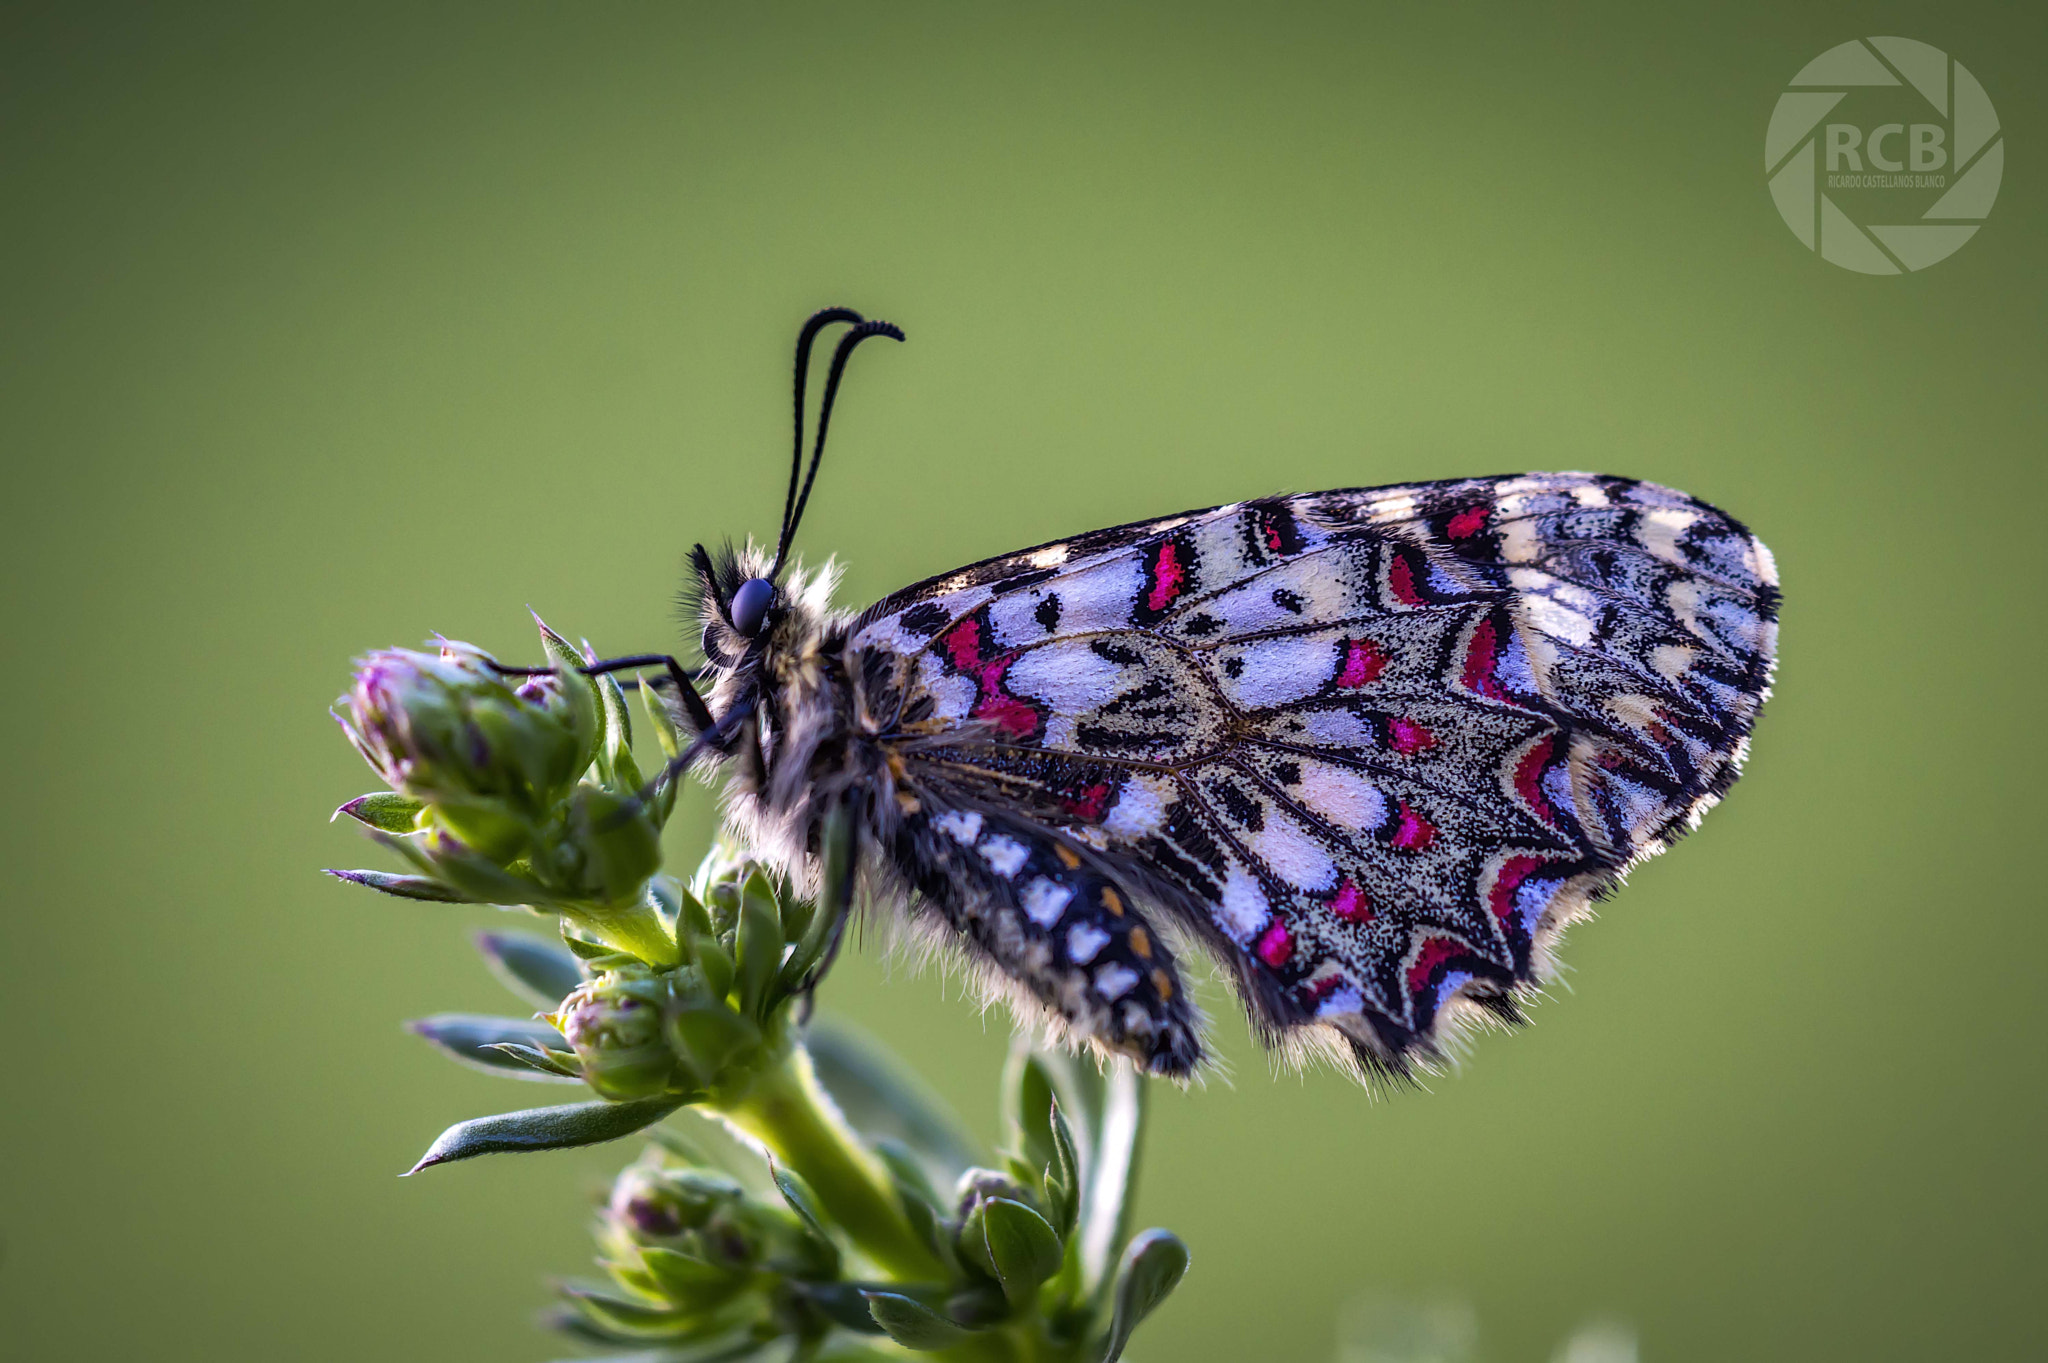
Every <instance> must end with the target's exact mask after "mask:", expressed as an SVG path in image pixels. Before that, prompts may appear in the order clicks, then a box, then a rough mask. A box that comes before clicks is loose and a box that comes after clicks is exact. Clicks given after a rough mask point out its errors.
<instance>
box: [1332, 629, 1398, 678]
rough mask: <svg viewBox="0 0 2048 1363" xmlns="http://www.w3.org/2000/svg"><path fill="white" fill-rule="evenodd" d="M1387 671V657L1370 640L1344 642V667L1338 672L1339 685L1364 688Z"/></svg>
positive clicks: (1347, 640) (1348, 640)
mask: <svg viewBox="0 0 2048 1363" xmlns="http://www.w3.org/2000/svg"><path fill="white" fill-rule="evenodd" d="M1386 670H1387V655H1386V654H1385V653H1382V652H1381V651H1380V647H1379V645H1378V644H1375V643H1374V642H1373V641H1372V640H1370V639H1346V640H1345V641H1344V666H1343V667H1341V668H1339V669H1338V671H1337V685H1339V686H1364V685H1365V684H1366V683H1367V682H1372V681H1378V680H1379V676H1380V673H1382V672H1384V671H1386Z"/></svg>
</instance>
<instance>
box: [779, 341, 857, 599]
mask: <svg viewBox="0 0 2048 1363" xmlns="http://www.w3.org/2000/svg"><path fill="white" fill-rule="evenodd" d="M866 320H867V319H866V318H865V317H862V316H861V315H860V314H859V313H857V312H855V311H854V310H853V309H852V308H820V309H819V310H818V311H816V312H814V313H812V314H811V315H810V318H809V319H808V320H807V321H805V323H804V327H803V330H802V331H800V332H798V333H797V337H796V422H795V425H796V441H795V448H794V449H793V450H791V451H790V456H789V491H788V492H787V493H786V494H784V496H783V498H782V530H781V532H780V533H779V534H778V535H777V536H776V538H775V566H774V567H773V568H772V569H770V570H769V573H768V576H769V577H771V578H772V577H774V576H775V575H776V574H777V573H779V572H781V571H782V560H783V557H784V556H785V555H786V554H788V553H789V542H790V540H791V539H792V538H794V537H795V535H796V520H795V512H796V483H797V475H798V474H799V473H801V472H802V471H803V466H804V379H805V377H806V376H807V375H809V373H810V372H811V347H812V346H813V345H815V344H816V343H817V340H818V333H819V332H821V331H823V330H824V329H825V328H826V327H829V326H831V325H833V324H834V323H836V322H864V321H866Z"/></svg>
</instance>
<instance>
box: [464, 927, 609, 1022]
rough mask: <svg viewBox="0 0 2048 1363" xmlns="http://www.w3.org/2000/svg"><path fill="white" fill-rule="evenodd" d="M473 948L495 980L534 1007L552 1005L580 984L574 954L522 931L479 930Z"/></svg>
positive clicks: (578, 967)
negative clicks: (481, 954)
mask: <svg viewBox="0 0 2048 1363" xmlns="http://www.w3.org/2000/svg"><path fill="white" fill-rule="evenodd" d="M476 949H477V950H478V951H480V952H482V953H483V956H484V963H485V964H486V965H488V966H490V968H491V973H492V974H493V975H496V976H497V977H498V982H499V983H500V984H502V985H504V986H505V987H506V988H507V989H509V990H511V991H512V992H513V993H515V994H517V995H519V997H520V998H522V999H525V1000H526V1001H527V1002H528V1003H531V1004H532V1005H533V1006H534V1007H536V1008H549V1009H552V1008H555V1007H558V1006H560V1004H561V1002H562V1000H563V999H564V998H566V997H568V994H569V991H570V990H572V989H574V988H575V987H576V986H577V985H579V984H581V983H583V979H584V975H583V967H582V966H580V965H578V964H577V962H576V953H575V952H573V951H570V950H569V949H568V948H567V947H565V946H563V945H562V943H561V942H560V941H559V940H557V941H553V942H550V941H548V940H546V939H545V938H541V937H535V936H534V935H532V934H531V933H525V932H480V933H478V934H477V935H476Z"/></svg>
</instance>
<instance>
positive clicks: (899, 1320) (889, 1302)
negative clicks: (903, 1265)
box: [861, 1291, 967, 1353]
mask: <svg viewBox="0 0 2048 1363" xmlns="http://www.w3.org/2000/svg"><path fill="white" fill-rule="evenodd" d="M861 1296H862V1297H864V1298H865V1299H866V1300H867V1304H868V1314H869V1315H871V1316H873V1317H874V1318H875V1324H877V1325H879V1326H881V1327H882V1329H883V1331H884V1332H885V1333H886V1334H887V1335H888V1336H889V1338H891V1339H893V1340H895V1341H896V1342H897V1343H898V1344H901V1345H902V1346H903V1347H904V1348H906V1349H909V1350H911V1351H912V1352H914V1353H936V1352H937V1351H938V1350H940V1349H944V1348H947V1347H950V1346H951V1345H954V1344H958V1343H959V1342H960V1341H961V1340H963V1339H965V1338H966V1337H967V1331H965V1330H963V1329H961V1328H960V1327H959V1326H958V1325H955V1324H954V1323H953V1322H952V1321H950V1320H947V1319H946V1318H945V1317H944V1316H942V1315H940V1314H939V1313H938V1312H936V1311H934V1310H932V1309H931V1308H930V1307H929V1306H926V1305H925V1304H924V1303H923V1302H920V1301H917V1300H916V1299H914V1298H911V1297H906V1296H904V1295H902V1294H901V1293H899V1292H876V1291H864V1292H862V1293H861Z"/></svg>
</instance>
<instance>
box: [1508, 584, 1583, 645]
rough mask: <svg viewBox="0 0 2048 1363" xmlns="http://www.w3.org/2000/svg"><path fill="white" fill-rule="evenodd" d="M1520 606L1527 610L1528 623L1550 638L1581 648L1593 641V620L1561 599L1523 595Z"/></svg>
mask: <svg viewBox="0 0 2048 1363" xmlns="http://www.w3.org/2000/svg"><path fill="white" fill-rule="evenodd" d="M1522 606H1523V608H1524V609H1525V610H1527V611H1528V612H1529V623H1530V624H1532V625H1534V626H1535V627H1536V628H1537V629H1540V630H1542V631H1543V632H1544V633H1545V634H1548V635H1549V636H1550V637H1551V638H1553V639H1561V640H1563V641H1564V642H1565V643H1568V644H1574V645H1577V646H1578V647H1581V648H1583V647H1585V646H1586V645H1587V644H1590V643H1592V642H1593V622H1592V621H1591V620H1589V619H1587V618H1586V617H1585V616H1583V615H1581V614H1579V613H1578V612H1577V611H1575V610H1573V609H1572V608H1571V607H1570V606H1567V605H1565V604H1564V603H1563V602H1562V601H1556V600H1553V599H1552V598H1550V597H1547V596H1525V597H1523V598H1522Z"/></svg>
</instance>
